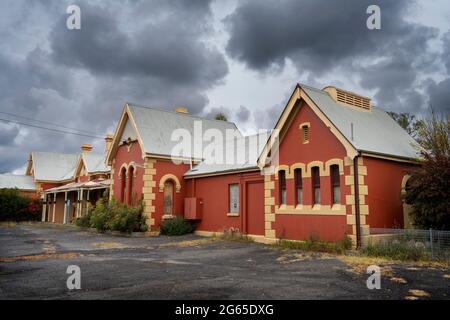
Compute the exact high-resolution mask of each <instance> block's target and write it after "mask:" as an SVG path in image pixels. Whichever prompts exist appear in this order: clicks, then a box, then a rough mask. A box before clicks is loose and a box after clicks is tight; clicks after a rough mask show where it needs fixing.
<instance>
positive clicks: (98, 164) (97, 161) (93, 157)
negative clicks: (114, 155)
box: [81, 153, 110, 173]
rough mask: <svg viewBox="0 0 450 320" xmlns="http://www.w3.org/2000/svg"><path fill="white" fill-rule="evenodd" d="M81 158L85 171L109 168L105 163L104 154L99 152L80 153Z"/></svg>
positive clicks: (90, 171)
mask: <svg viewBox="0 0 450 320" xmlns="http://www.w3.org/2000/svg"><path fill="white" fill-rule="evenodd" d="M81 159H83V160H84V164H85V166H86V171H87V172H88V173H94V172H109V171H110V168H109V167H107V166H106V164H105V156H104V155H101V154H92V153H88V154H81Z"/></svg>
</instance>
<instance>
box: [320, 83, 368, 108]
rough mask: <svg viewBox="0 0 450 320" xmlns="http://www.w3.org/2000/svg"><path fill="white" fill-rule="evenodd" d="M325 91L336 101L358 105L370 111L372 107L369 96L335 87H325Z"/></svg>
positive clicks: (348, 104) (347, 104) (352, 105)
mask: <svg viewBox="0 0 450 320" xmlns="http://www.w3.org/2000/svg"><path fill="white" fill-rule="evenodd" d="M323 91H325V92H328V94H329V95H330V96H331V97H332V98H333V100H334V101H336V102H338V103H340V104H342V105H345V106H351V107H357V108H361V109H363V110H366V111H370V109H371V107H372V105H371V102H370V99H369V98H367V97H363V96H360V95H358V94H355V93H353V92H349V91H345V90H342V89H338V88H335V87H326V88H324V89H323Z"/></svg>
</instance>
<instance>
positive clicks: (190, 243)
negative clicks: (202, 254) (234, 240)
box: [159, 238, 218, 248]
mask: <svg viewBox="0 0 450 320" xmlns="http://www.w3.org/2000/svg"><path fill="white" fill-rule="evenodd" d="M214 241H218V240H217V239H214V238H205V239H196V240H185V241H179V242H171V243H164V244H161V245H159V247H160V248H167V247H197V246H199V245H202V244H206V243H211V242H214Z"/></svg>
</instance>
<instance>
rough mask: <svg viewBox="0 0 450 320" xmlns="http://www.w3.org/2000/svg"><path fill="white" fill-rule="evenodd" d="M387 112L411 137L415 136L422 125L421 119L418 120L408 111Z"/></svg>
mask: <svg viewBox="0 0 450 320" xmlns="http://www.w3.org/2000/svg"><path fill="white" fill-rule="evenodd" d="M388 114H389V115H390V116H391V118H392V119H394V120H395V121H396V122H397V123H398V124H399V125H400V127H402V128H403V129H405V130H406V132H408V134H409V135H410V136H412V137H413V138H416V137H417V134H418V132H419V130H420V128H421V126H422V125H423V120H419V119H417V118H416V116H415V115H412V114H409V113H396V112H393V111H390V112H388Z"/></svg>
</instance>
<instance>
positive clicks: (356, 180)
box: [353, 154, 361, 249]
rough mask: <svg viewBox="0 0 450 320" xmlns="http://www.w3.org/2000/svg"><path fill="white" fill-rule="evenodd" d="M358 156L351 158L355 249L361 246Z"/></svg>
mask: <svg viewBox="0 0 450 320" xmlns="http://www.w3.org/2000/svg"><path fill="white" fill-rule="evenodd" d="M358 157H359V154H358V155H357V156H355V158H354V159H353V176H354V189H355V220H356V249H360V248H361V217H360V211H359V174H358Z"/></svg>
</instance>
